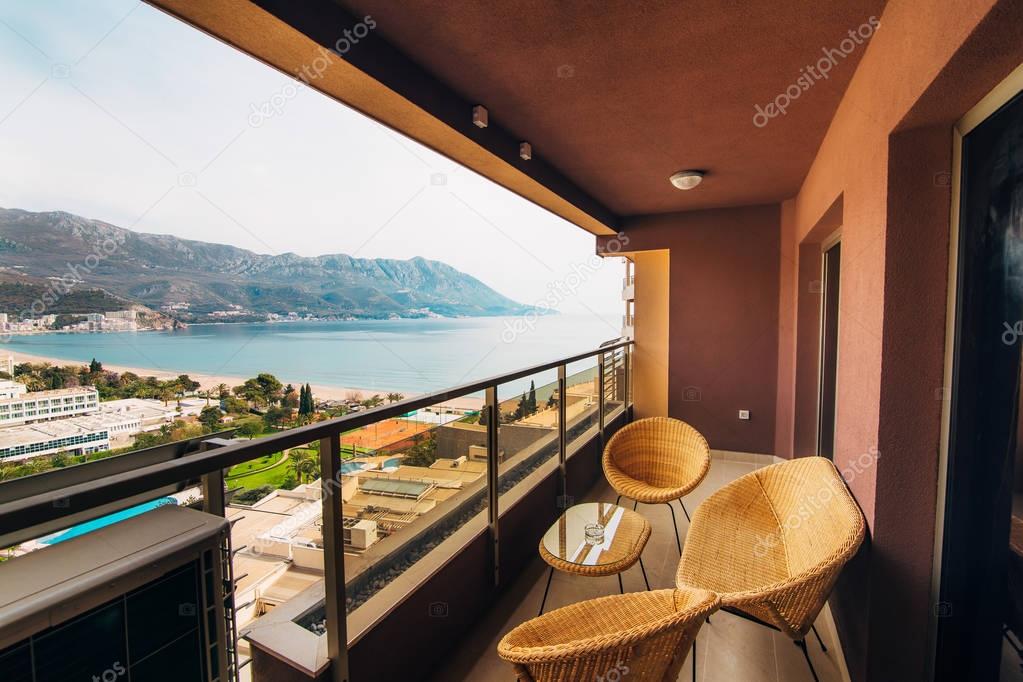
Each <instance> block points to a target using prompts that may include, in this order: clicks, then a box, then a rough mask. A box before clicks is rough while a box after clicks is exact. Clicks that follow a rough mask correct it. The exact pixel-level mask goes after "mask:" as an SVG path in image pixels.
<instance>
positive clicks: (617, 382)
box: [604, 348, 626, 423]
mask: <svg viewBox="0 0 1023 682" xmlns="http://www.w3.org/2000/svg"><path fill="white" fill-rule="evenodd" d="M625 375H626V372H625V349H624V348H619V349H616V350H613V351H610V352H608V353H604V420H605V423H606V422H607V420H609V419H611V418H612V417H614V416H615V415H617V414H618V413H619V412H621V411H622V410H623V409H624V406H625V404H626V386H625V382H626V376H625Z"/></svg>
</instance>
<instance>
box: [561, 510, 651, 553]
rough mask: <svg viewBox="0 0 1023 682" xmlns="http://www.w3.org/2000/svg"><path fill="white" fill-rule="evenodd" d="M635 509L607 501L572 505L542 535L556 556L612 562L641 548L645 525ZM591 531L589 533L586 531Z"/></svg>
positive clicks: (639, 550)
mask: <svg viewBox="0 0 1023 682" xmlns="http://www.w3.org/2000/svg"><path fill="white" fill-rule="evenodd" d="M645 523H646V522H645V521H644V520H643V517H641V516H640V515H639V514H637V513H636V512H634V511H630V510H628V509H624V508H622V507H618V506H616V505H613V504H610V503H608V502H589V503H586V504H579V505H576V506H574V507H571V508H569V509H568V510H566V511H565V513H564V514H562V515H561V518H559V519H558V520H557V521H556V522H555V523H554V525H553V526H551V527H550V529H548V531H547V532H546V533H545V534H544V536H543V546H544V549H546V550H547V552H549V553H550V554H551V555H553V556H554V557H556V558H558V559H560V560H562V561H565V562H568V563H572V564H578V565H580V566H601V565H605V564H611V563H614V562H617V561H621V560H622V559H624V558H626V557H629V556H631V555H633V554H635V553H638V552H641V551H642V549H643V548H642V546H641V544H645V543H641V541H640V538H641V537H642V528H643V526H644V525H645ZM587 531H589V533H588V532H587Z"/></svg>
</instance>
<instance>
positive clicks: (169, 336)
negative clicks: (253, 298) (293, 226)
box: [0, 314, 621, 395]
mask: <svg viewBox="0 0 1023 682" xmlns="http://www.w3.org/2000/svg"><path fill="white" fill-rule="evenodd" d="M620 330H621V315H598V314H592V315H563V314H562V315H544V316H538V317H532V316H523V317H474V318H458V319H451V318H425V319H394V320H353V321H336V322H326V321H298V322H281V323H259V324H216V325H193V326H189V327H188V328H185V329H179V330H174V331H142V332H112V333H94V334H62V333H54V334H37V335H26V336H14V337H11V338H10V339H9V341H8V343H6V344H4V345H5V347H6V348H9V349H10V350H12V351H20V352H23V353H31V354H34V355H41V356H45V357H49V358H55V359H61V360H68V361H75V362H89V361H90V360H92V359H93V358H96V359H97V360H99V361H100V362H102V363H105V364H108V365H121V366H126V367H138V368H146V369H155V370H160V371H164V372H173V373H175V374H181V373H184V374H192V375H223V376H231V377H242V378H245V377H252V376H255V375H257V374H259V373H261V372H269V373H271V374H274V375H276V376H277V377H279V378H281V380H282V381H287V382H293V383H299V382H302V383H305V382H308V383H311V384H313V385H320V386H331V387H344V388H358V389H366V390H369V391H375V392H392V391H397V392H402V393H407V394H414V393H428V392H432V391H438V390H441V389H446V388H450V387H454V386H459V385H461V384H465V383H469V382H473V381H477V380H480V379H486V378H489V377H492V376H496V375H499V374H503V373H507V372H512V371H516V370H519V369H523V368H526V367H529V366H533V365H538V364H543V363H546V362H551V361H554V360H557V359H560V358H564V357H569V356H572V355H576V354H579V353H583V352H585V351H588V350H593V349H596V348H597V347H598V346H599V345H600V344H601V343H603V342H605V341H608V340H611V339H616V338H618V336H619V334H620ZM2 350H3V349H2V348H0V352H2ZM594 364H595V361H593V360H590V361H583V362H579V363H575V364H574V365H572V366H569V374H572V373H573V372H574V371H577V370H578V371H582V370H584V369H585V368H587V367H593V365H594ZM553 377H555V373H554V371H553V370H552V371H549V372H546V373H544V374H543V375H537V376H536V377H531V378H530V379H534V380H535V381H536V383H537V385H538V386H539V385H541V383H548V382H550V381H553V380H554V379H553ZM528 381H529V379H526V380H520V381H517V382H515V383H514V384H509V385H508V386H506V387H503V388H504V389H505V390H502V391H501V392H502V393H505V395H508V394H513V393H515V392H519V391H521V390H522V387H523V385H524V383H528Z"/></svg>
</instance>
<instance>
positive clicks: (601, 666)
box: [497, 590, 720, 682]
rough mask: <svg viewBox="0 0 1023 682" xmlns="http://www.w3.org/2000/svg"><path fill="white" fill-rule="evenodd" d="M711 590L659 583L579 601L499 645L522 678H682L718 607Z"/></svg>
mask: <svg viewBox="0 0 1023 682" xmlns="http://www.w3.org/2000/svg"><path fill="white" fill-rule="evenodd" d="M719 604H720V602H719V600H718V597H717V595H715V594H713V593H711V592H707V591H704V590H655V591H653V592H635V593H629V594H624V595H613V596H610V597H601V598H599V599H592V600H590V601H584V602H580V603H578V604H572V605H570V606H566V607H564V608H561V609H557V610H555V611H551V612H550V613H545V614H544V615H542V616H540V617H539V618H534V619H532V620H530V621H527V622H525V623H523V624H522V625H519V626H518V627H516V628H515V629H514V630H512V631H511V632H509V633H508V634H507V635H505V637H504V639H502V640H501V642H500V644H498V647H497V649H498V654H500V656H501V658H503V659H504V660H506V661H508V662H509V663H512V664H513V665H514V666H515V670H516V672H517V673H518V678H519V680H536V681H537V682H575V681H576V680H600V679H605V680H611V679H627V680H630V681H633V680H634V681H636V682H667V681H668V680H672V681H674V680H676V679H677V678H678V674H679V671H680V670H681V667H682V664H683V662H684V661H685V658H686V655H687V654H688V652H689V649H690V647H691V646H692V643H693V640H694V639H695V638H696V634H697V632H698V631H699V629H700V626H702V625H703V623H704V621H705V620H706V619H707V616H709V615H711V614H712V613H713V612H714V611H716V610H717V608H718V606H719Z"/></svg>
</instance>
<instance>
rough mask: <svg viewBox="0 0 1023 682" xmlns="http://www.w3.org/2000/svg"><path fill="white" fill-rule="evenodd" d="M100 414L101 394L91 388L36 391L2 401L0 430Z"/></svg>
mask: <svg viewBox="0 0 1023 682" xmlns="http://www.w3.org/2000/svg"><path fill="white" fill-rule="evenodd" d="M20 385H21V384H19V386H20ZM98 411H99V393H98V392H97V391H96V389H95V388H93V387H91V386H81V387H78V388H61V389H57V390H55V391H33V392H31V393H22V394H20V395H17V396H15V397H13V398H8V399H6V400H0V428H4V427H9V426H17V425H19V424H29V423H32V422H41V421H49V420H52V419H64V418H66V417H76V416H81V415H85V414H92V413H94V412H98Z"/></svg>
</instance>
